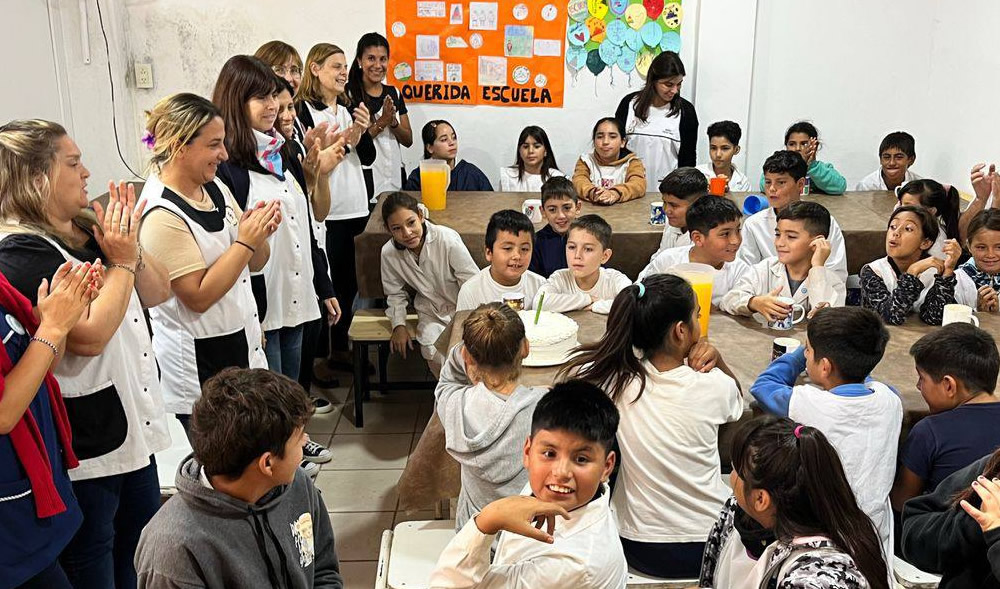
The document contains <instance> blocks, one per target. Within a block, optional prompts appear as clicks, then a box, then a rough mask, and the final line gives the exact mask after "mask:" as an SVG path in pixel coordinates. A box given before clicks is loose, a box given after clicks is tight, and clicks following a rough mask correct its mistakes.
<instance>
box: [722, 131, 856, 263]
mask: <svg viewBox="0 0 1000 589" xmlns="http://www.w3.org/2000/svg"><path fill="white" fill-rule="evenodd" d="M805 177H806V163H805V161H804V160H803V159H802V157H800V156H799V154H797V153H795V152H794V151H788V150H784V151H776V152H774V154H772V155H771V157H769V158H767V160H765V161H764V180H763V185H764V189H763V190H764V194H765V196H767V202H768V204H769V205H770V206H769V207H768V208H766V209H764V210H762V211H758V212H756V213H754V214H753V215H750V217H749V218H748V219H747V220H746V222H745V223H743V245H742V246H740V252H739V258H740V259H741V260H743V261H744V262H746V263H747V264H749V265H751V266H752V265H754V264H756V263H757V262H760V261H761V260H763V259H764V258H769V257H771V256H776V255H778V250H777V248H776V247H775V245H774V234H775V232H776V231H777V228H778V212H779V211H781V210H782V209H784V208H785V207H787V206H788V205H789V204H791V203H793V202H796V201H798V200H800V199H801V192H802V187H803V186H804V185H805ZM826 238H827V241H829V242H830V257H829V258H827V260H826V266H827V268H830V269H831V270H833V271H834V272H836V273H837V276H839V277H840V279H841V280H843V281H844V282H847V248H846V246H845V245H844V234H843V232H841V230H840V225H839V224H838V223H837V220H836V219H835V218H833V217H832V216H831V217H830V233H829V234H828V235H827V236H826Z"/></svg>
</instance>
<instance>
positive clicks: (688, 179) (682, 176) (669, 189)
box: [649, 168, 708, 262]
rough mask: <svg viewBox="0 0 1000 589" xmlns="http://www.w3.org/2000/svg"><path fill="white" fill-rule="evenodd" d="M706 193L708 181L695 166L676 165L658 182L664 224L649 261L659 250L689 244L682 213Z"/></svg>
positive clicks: (688, 234)
mask: <svg viewBox="0 0 1000 589" xmlns="http://www.w3.org/2000/svg"><path fill="white" fill-rule="evenodd" d="M706 194H708V180H706V179H705V175H704V174H702V173H701V172H699V171H698V170H697V169H695V168H677V169H676V170H674V171H673V172H670V173H669V174H667V177H666V178H664V179H663V181H662V182H660V197H661V198H663V216H664V217H666V219H667V224H666V225H664V226H663V237H661V238H660V247H659V248H658V249H657V250H656V253H655V254H653V255H652V256H651V257H650V258H649V261H650V262H652V261H653V258H655V257H656V256H657V254H659V253H660V252H662V251H663V250H668V249H670V248H672V247H680V246H682V245H691V234H690V233H688V227H687V221H686V218H685V215H686V214H687V210H688V207H689V206H691V204H692V203H693V202H694V201H696V200H698V199H699V198H701V197H703V196H705V195H706Z"/></svg>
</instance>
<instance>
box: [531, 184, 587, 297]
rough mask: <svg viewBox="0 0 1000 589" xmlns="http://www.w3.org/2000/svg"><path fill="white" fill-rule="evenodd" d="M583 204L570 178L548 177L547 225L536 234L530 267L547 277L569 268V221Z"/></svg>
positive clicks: (545, 198)
mask: <svg viewBox="0 0 1000 589" xmlns="http://www.w3.org/2000/svg"><path fill="white" fill-rule="evenodd" d="M580 207H581V205H580V196H579V195H578V194H577V193H576V188H573V182H571V181H570V179H569V178H564V177H561V176H560V177H556V178H549V179H548V180H546V181H545V184H542V216H543V217H545V227H542V228H541V229H539V230H538V233H536V234H535V248H534V249H533V250H531V265H530V266H529V267H528V269H529V270H531V271H532V272H534V273H536V274H538V275H540V276H544V277H545V278H548V277H549V276H551V275H552V273H553V272H555V271H556V270H560V269H562V268H565V267H566V234H567V233H568V232H569V225H570V223H572V222H573V219H576V216H577V215H579V214H580Z"/></svg>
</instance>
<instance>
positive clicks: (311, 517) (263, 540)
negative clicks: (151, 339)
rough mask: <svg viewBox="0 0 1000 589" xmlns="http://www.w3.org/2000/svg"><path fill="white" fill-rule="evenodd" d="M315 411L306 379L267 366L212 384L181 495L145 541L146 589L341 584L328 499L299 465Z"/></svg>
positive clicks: (200, 405) (197, 410)
mask: <svg viewBox="0 0 1000 589" xmlns="http://www.w3.org/2000/svg"><path fill="white" fill-rule="evenodd" d="M312 412H313V405H312V402H310V400H309V397H308V396H307V395H306V393H305V391H304V390H303V389H302V387H301V386H299V384H298V383H296V382H295V381H293V380H291V379H289V378H287V377H285V376H282V375H280V374H277V373H274V372H271V371H269V370H264V369H260V368H256V369H241V368H228V369H226V370H223V371H222V372H220V373H218V374H217V375H215V376H214V377H212V378H211V379H209V380H207V381H206V382H205V384H204V386H203V387H202V395H201V398H200V399H199V400H198V401H197V402H196V403H195V405H194V413H193V414H192V415H191V446H192V448H193V449H194V454H193V455H192V456H188V458H186V459H185V460H184V461H183V462H182V463H181V464H180V466H179V467H178V469H177V491H178V493H179V495H180V498H174V499H173V500H172V501H168V502H167V503H166V504H164V505H163V507H161V508H160V510H159V511H158V512H157V514H156V515H155V516H153V519H152V520H151V521H150V522H149V524H148V525H147V526H146V527H145V529H143V531H142V536H141V537H140V539H139V547H138V548H137V550H136V554H135V567H136V572H137V573H138V575H139V587H140V588H150V589H159V588H164V589H166V588H172V587H220V588H221V587H259V586H261V585H262V584H264V583H265V581H264V579H267V584H268V585H269V586H271V587H279V586H280V587H289V588H292V587H301V588H306V587H335V588H339V587H343V579H342V578H341V576H340V565H339V563H338V562H337V554H336V552H335V551H334V541H333V529H332V527H331V526H330V516H329V514H328V513H327V509H326V505H325V504H324V503H323V498H322V497H321V496H320V493H319V491H318V490H317V489H316V487H314V486H313V483H312V481H311V480H310V479H309V477H307V476H306V475H305V473H304V472H302V470H301V469H299V468H298V465H299V462H300V461H301V460H302V443H303V440H304V438H305V431H304V429H303V428H304V426H305V423H306V421H307V420H308V419H309V417H310V416H311V415H312Z"/></svg>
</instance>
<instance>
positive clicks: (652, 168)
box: [615, 92, 698, 185]
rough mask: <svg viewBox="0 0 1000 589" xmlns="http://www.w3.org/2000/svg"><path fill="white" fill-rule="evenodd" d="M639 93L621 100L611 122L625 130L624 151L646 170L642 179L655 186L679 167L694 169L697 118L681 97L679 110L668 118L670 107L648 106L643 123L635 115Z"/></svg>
mask: <svg viewBox="0 0 1000 589" xmlns="http://www.w3.org/2000/svg"><path fill="white" fill-rule="evenodd" d="M638 98H639V92H633V93H631V94H629V95H627V96H626V97H625V98H622V100H621V102H620V103H619V104H618V110H616V111H615V118H616V119H618V120H619V121H621V123H622V125H624V127H625V139H626V140H627V141H628V148H629V149H630V150H631V151H633V152H634V153H635V154H636V155H637V156H639V158H640V159H641V160H642V163H643V164H644V165H645V166H646V176H647V177H648V178H649V181H650V183H651V184H654V185H659V184H660V181H661V180H663V179H664V178H665V177H666V176H667V174H669V173H670V172H673V171H674V170H676V169H677V168H679V167H682V166H691V167H694V166H695V165H696V164H697V163H698V162H697V161H696V156H695V149H696V148H697V145H698V114H697V113H696V112H695V110H694V105H693V104H691V103H690V102H688V100H687V99H685V98H683V97H678V98H679V99H680V108H679V109H678V110H677V112H676V113H674V114H673V115H672V116H671V115H669V113H670V105H669V104H667V105H664V106H660V107H656V106H653V105H652V104H650V105H649V113H648V116H647V117H646V120H645V121H643V120H641V119H640V118H639V117H637V116H636V114H635V102H636V100H638Z"/></svg>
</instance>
